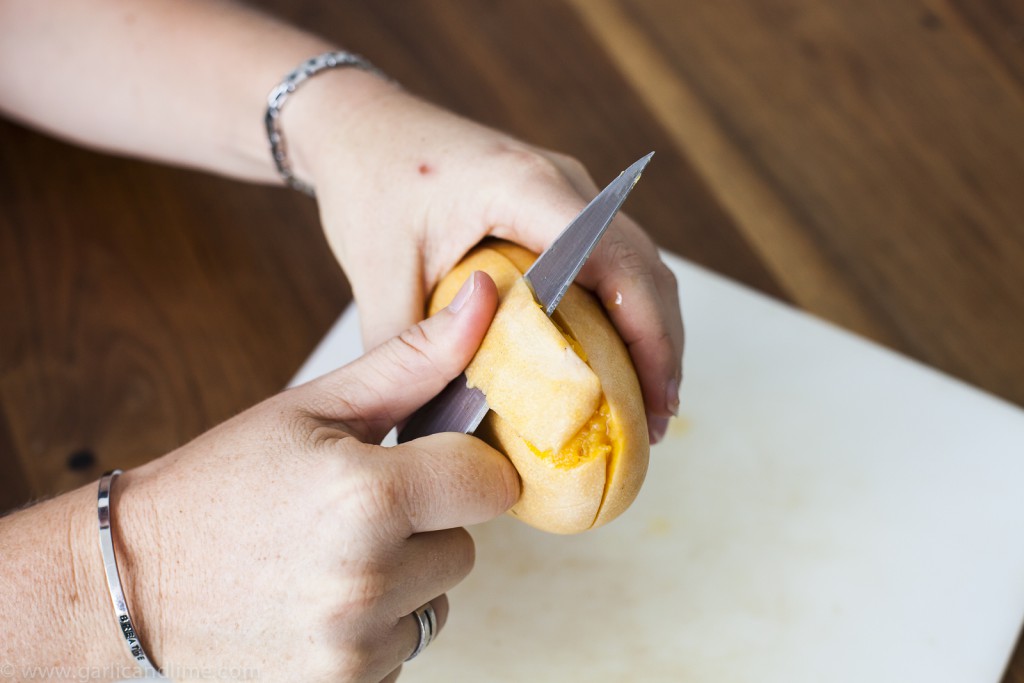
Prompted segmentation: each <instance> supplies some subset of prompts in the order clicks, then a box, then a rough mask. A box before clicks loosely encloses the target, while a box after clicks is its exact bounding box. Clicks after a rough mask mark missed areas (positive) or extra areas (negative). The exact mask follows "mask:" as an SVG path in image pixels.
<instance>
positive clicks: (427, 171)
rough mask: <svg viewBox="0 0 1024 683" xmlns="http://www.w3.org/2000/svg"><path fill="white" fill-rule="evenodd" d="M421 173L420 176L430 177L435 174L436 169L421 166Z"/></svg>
mask: <svg viewBox="0 0 1024 683" xmlns="http://www.w3.org/2000/svg"><path fill="white" fill-rule="evenodd" d="M419 171H420V175H430V174H431V173H433V172H434V169H432V168H431V167H430V165H429V164H420V168H419Z"/></svg>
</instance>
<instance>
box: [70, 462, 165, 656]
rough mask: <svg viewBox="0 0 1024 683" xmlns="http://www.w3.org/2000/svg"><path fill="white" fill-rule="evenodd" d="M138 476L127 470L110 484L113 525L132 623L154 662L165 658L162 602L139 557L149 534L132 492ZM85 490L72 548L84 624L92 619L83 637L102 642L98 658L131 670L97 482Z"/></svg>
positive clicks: (73, 577)
mask: <svg viewBox="0 0 1024 683" xmlns="http://www.w3.org/2000/svg"><path fill="white" fill-rule="evenodd" d="M134 478H135V475H134V474H133V473H125V474H123V475H121V476H120V477H118V478H117V479H116V480H115V481H114V483H113V486H112V487H111V491H110V513H111V527H110V530H111V537H112V541H113V546H114V553H115V556H116V560H117V568H118V574H119V575H120V583H121V590H122V591H123V593H124V599H125V602H126V604H127V605H128V610H129V612H130V614H131V620H132V626H133V627H134V630H135V631H136V633H137V636H138V638H139V640H140V642H141V644H142V647H143V648H144V650H145V652H146V653H147V654H148V655H149V657H150V658H151V659H152V660H153V662H154V663H155V664H159V663H160V661H161V660H160V659H158V658H157V649H158V647H157V646H158V644H159V641H158V639H157V633H158V632H159V626H158V624H159V621H160V620H159V614H158V612H157V610H158V608H159V604H160V603H159V601H158V600H155V599H153V598H154V595H155V593H157V592H158V591H155V590H153V588H152V585H151V583H152V579H153V578H154V577H153V576H152V573H151V572H147V571H145V570H144V568H143V567H144V565H143V563H141V562H140V561H139V559H140V556H141V555H142V554H143V552H147V551H141V552H140V548H139V546H140V545H148V544H145V543H144V541H143V539H145V538H146V537H148V536H150V535H151V534H150V527H149V526H148V520H147V516H148V515H147V514H146V513H144V507H143V506H142V505H141V501H139V500H138V497H137V496H136V495H134V487H133V486H132V480H133V479H134ZM81 491H82V492H83V493H84V494H85V495H84V496H83V497H84V498H85V501H83V504H77V505H76V508H77V510H76V513H77V514H76V519H75V522H74V523H75V526H76V527H77V529H76V530H75V532H74V534H73V538H74V540H73V542H72V548H71V553H72V558H73V567H74V571H73V573H72V579H73V580H74V582H75V583H76V586H75V587H74V591H75V593H76V594H78V595H80V596H83V598H84V602H85V603H86V604H87V605H88V613H89V618H87V619H85V620H83V624H88V627H87V632H84V633H83V634H82V636H83V638H86V639H88V640H86V641H84V642H90V643H93V642H94V643H98V644H100V648H99V650H100V651H98V652H96V653H95V654H96V655H97V660H96V661H101V662H103V663H104V664H106V665H113V666H118V667H124V668H125V669H126V670H131V669H132V668H134V667H135V666H136V664H137V663H136V661H135V659H134V658H133V657H132V655H131V654H130V652H129V649H128V647H127V644H126V642H125V639H124V636H123V634H122V631H121V624H120V623H119V620H118V618H117V615H116V613H115V611H114V607H113V604H112V602H111V594H110V590H109V588H108V585H107V578H106V573H105V571H104V560H103V555H102V553H101V551H100V543H99V520H98V516H97V500H96V494H97V488H96V484H95V483H94V484H91V485H89V486H86V487H84V489H82V490H81ZM76 493H78V492H76ZM83 512H84V514H83Z"/></svg>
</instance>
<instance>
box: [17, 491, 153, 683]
mask: <svg viewBox="0 0 1024 683" xmlns="http://www.w3.org/2000/svg"><path fill="white" fill-rule="evenodd" d="M115 512H116V511H115ZM115 547H117V548H118V549H120V550H121V551H122V556H123V554H124V553H123V544H122V543H121V542H120V538H118V539H117V543H116V545H115ZM0 548H2V553H0V558H2V567H0V678H3V679H5V680H6V679H13V680H15V681H20V680H27V679H29V678H32V677H33V676H35V677H36V678H38V677H40V676H43V675H46V673H47V672H59V671H60V668H61V667H65V669H64V670H65V671H80V670H83V668H87V669H89V670H90V671H93V672H97V673H100V674H102V673H103V672H107V673H108V674H109V675H108V676H100V678H101V679H104V678H107V679H109V680H117V677H118V676H117V674H118V671H120V672H121V674H123V673H124V672H125V671H130V670H131V669H130V667H132V666H133V664H134V662H133V660H132V659H131V657H130V656H129V655H128V651H127V648H126V647H125V644H124V642H123V641H122V640H121V638H120V633H119V631H118V627H117V623H116V621H115V618H114V612H113V609H112V607H111V604H110V598H109V596H108V593H107V590H106V579H105V577H104V574H103V560H102V557H101V555H100V550H99V543H98V530H97V517H96V487H95V486H94V485H93V486H87V487H83V488H81V489H78V490H76V491H72V492H71V493H67V494H64V495H62V496H60V497H58V498H55V499H53V500H48V501H46V502H43V503H39V504H37V505H35V506H33V507H31V508H28V509H26V510H22V511H20V512H16V513H12V514H10V515H7V516H6V517H3V518H0ZM119 561H123V560H122V558H119ZM126 588H127V589H129V590H130V586H126ZM133 595H134V592H132V594H131V595H129V596H128V599H129V602H130V601H131V600H132V597H133ZM133 616H134V615H133ZM140 630H141V629H140ZM76 675H77V674H76Z"/></svg>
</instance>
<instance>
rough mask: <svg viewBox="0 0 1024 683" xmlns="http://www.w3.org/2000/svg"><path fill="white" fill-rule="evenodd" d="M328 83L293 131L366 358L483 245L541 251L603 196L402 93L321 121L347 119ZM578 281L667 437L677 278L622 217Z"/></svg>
mask: <svg viewBox="0 0 1024 683" xmlns="http://www.w3.org/2000/svg"><path fill="white" fill-rule="evenodd" d="M318 78H319V77H318ZM351 80H352V79H350V83H351ZM327 83H328V82H327V81H326V80H325V81H323V85H322V88H321V90H319V91H317V92H315V93H314V94H310V93H304V95H306V96H307V97H309V98H310V99H309V100H308V101H307V104H306V105H305V106H306V107H307V110H306V117H305V119H304V125H303V126H296V127H295V129H299V133H300V135H301V134H303V133H305V134H306V135H307V136H308V137H307V138H306V140H302V139H301V137H300V141H299V143H298V144H299V146H300V151H299V154H300V155H301V157H302V158H303V160H304V163H305V166H306V170H307V172H308V173H309V174H310V175H311V177H312V180H313V182H314V184H315V186H316V187H317V193H318V198H319V202H320V214H321V220H322V222H323V226H324V229H325V231H326V234H327V237H328V240H329V242H330V244H331V246H332V248H333V249H334V251H335V254H336V255H337V257H338V259H339V261H340V262H341V264H342V267H343V268H344V269H345V272H346V273H347V275H348V277H349V280H350V281H351V283H352V287H353V291H354V294H355V298H356V301H357V303H358V304H359V305H360V317H361V319H362V321H363V336H364V341H365V343H366V345H367V348H372V347H373V346H374V345H376V344H378V343H380V342H381V341H383V340H384V339H387V338H389V337H390V336H392V335H394V334H395V333H396V332H398V331H400V330H402V329H405V328H406V327H408V326H409V325H410V324H412V323H413V322H415V321H416V320H419V319H420V318H421V317H422V316H423V310H424V299H425V297H426V296H427V295H428V294H429V292H430V291H431V289H432V288H433V286H434V285H435V284H436V283H437V281H438V280H439V279H440V278H441V277H443V276H444V275H445V274H446V273H447V272H448V271H449V270H450V269H451V268H452V267H453V266H454V265H455V264H456V263H457V262H458V261H459V260H460V259H461V257H462V256H463V255H464V254H465V253H466V252H467V251H468V250H469V249H470V248H472V247H473V246H474V245H476V244H477V243H478V242H479V241H480V240H481V239H482V238H484V237H485V236H488V235H493V236H496V237H501V238H504V239H508V240H510V241H513V242H518V243H519V244H522V245H524V246H526V247H528V248H530V249H532V250H534V251H536V252H541V251H543V250H544V249H545V248H547V247H548V246H549V245H550V244H551V242H552V241H553V240H554V238H555V237H556V236H557V235H558V233H559V232H560V231H561V230H562V229H563V228H564V227H565V226H566V225H568V223H569V222H570V221H571V220H572V219H573V218H574V217H575V216H576V215H577V214H578V213H579V211H580V210H582V208H583V207H584V206H585V205H586V204H587V202H589V200H590V199H592V198H593V197H594V196H595V195H596V194H597V192H598V188H597V186H596V185H595V184H594V182H593V180H592V179H591V178H590V176H589V175H588V174H587V172H586V170H585V169H584V168H583V167H582V166H581V165H580V164H579V163H578V162H577V161H575V160H573V159H571V158H569V157H566V156H563V155H560V154H556V153H553V152H549V151H545V150H542V149H538V148H535V147H531V146H529V145H526V144H524V143H522V142H519V141H518V140H515V139H513V138H511V137H509V136H507V135H504V134H502V133H499V132H496V131H494V130H491V129H489V128H486V127H483V126H480V125H477V124H475V123H472V122H470V121H467V120H465V119H462V118H459V117H457V116H455V115H453V114H451V113H449V112H446V111H444V110H442V109H439V108H437V107H435V106H432V105H430V104H428V103H426V102H423V101H421V100H418V99H416V98H414V97H412V96H410V95H408V94H407V93H404V92H401V91H399V90H397V89H395V88H391V87H387V86H383V87H380V88H378V89H377V90H376V91H374V92H373V93H372V94H369V95H368V94H365V91H364V95H363V97H364V98H365V103H364V105H363V106H362V107H360V108H359V109H358V110H356V111H354V112H353V111H352V110H351V109H349V110H348V112H349V115H348V116H347V117H346V119H345V121H344V123H339V122H338V119H337V118H336V117H332V116H330V115H329V114H326V113H321V112H316V111H314V109H315V108H316V107H322V108H323V111H324V112H328V111H332V110H335V109H336V108H335V107H334V106H333V104H332V92H331V91H330V90H329V88H328V86H327V85H326V84H327ZM350 83H349V84H347V85H350ZM344 89H345V88H344V87H342V88H339V91H344ZM339 96H340V97H344V96H345V93H344V92H341V94H340V95H339ZM313 98H317V99H316V100H314V99H313ZM296 100H298V98H296ZM314 102H315V104H313V103H314ZM339 106H340V105H339ZM349 106H350V107H351V105H349ZM643 151H646V150H643ZM578 281H579V282H580V284H582V285H583V286H585V287H587V288H589V289H591V290H592V291H594V292H595V293H596V294H597V296H598V297H599V298H600V300H601V301H602V302H603V303H604V306H605V308H606V310H607V311H608V313H609V315H610V317H611V319H612V321H613V322H614V323H615V325H616V326H617V327H618V330H619V332H620V334H621V335H622V337H623V339H624V340H625V342H626V344H627V345H628V346H629V349H630V353H631V355H632V357H633V362H634V364H635V366H636V369H637V372H638V374H639V377H640V382H641V386H642V388H643V392H644V402H645V405H646V408H647V414H648V425H649V427H650V432H651V436H652V440H654V441H657V440H659V439H660V438H661V436H662V435H663V434H664V432H665V428H666V426H667V423H668V416H669V415H671V414H674V413H676V412H677V410H678V394H679V382H680V380H681V375H682V351H683V325H682V319H681V314H680V310H679V301H678V292H677V286H676V281H675V277H674V276H673V275H672V272H671V271H670V270H669V269H668V268H667V267H666V266H665V265H664V263H662V262H661V260H660V258H659V256H658V252H657V249H656V248H655V246H654V244H653V243H652V241H651V240H650V238H649V237H648V236H647V235H646V234H645V233H644V231H643V230H642V229H641V228H640V227H639V226H638V225H637V224H636V223H635V222H634V221H632V220H631V219H630V218H629V217H628V216H625V215H623V214H619V216H618V217H616V219H615V221H613V223H612V224H611V226H610V228H609V230H608V232H607V233H606V234H605V236H604V238H603V239H602V240H601V242H600V244H599V246H598V248H597V249H596V250H595V252H594V254H593V256H592V257H591V259H590V261H589V262H588V263H587V265H586V266H585V267H584V268H583V270H582V272H581V273H580V275H579V278H578Z"/></svg>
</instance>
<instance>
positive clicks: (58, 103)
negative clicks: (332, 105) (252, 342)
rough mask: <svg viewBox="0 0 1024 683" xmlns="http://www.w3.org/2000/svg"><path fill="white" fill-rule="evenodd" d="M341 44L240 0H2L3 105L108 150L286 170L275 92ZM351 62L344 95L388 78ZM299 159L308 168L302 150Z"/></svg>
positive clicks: (268, 174)
mask: <svg viewBox="0 0 1024 683" xmlns="http://www.w3.org/2000/svg"><path fill="white" fill-rule="evenodd" d="M330 48H331V45H330V43H328V42H326V41H325V40H323V39H322V38H319V37H317V36H314V35H311V34H308V33H305V32H303V31H300V30H298V29H295V28H293V27H290V26H288V25H286V24H284V23H282V22H279V21H277V20H275V19H273V18H271V17H268V16H266V15H263V14H261V13H259V12H256V11H254V10H251V9H249V8H246V7H243V6H240V5H237V4H234V3H230V2H220V1H213V0H147V1H146V2H143V3H139V2H127V1H125V0H91V1H90V2H72V3H69V2H57V1H54V0H0V110H2V111H3V112H4V113H6V114H7V115H8V116H11V117H13V118H15V119H19V120H22V121H24V122H26V123H29V124H30V125H33V126H35V127H38V128H41V129H43V130H46V131H48V132H50V133H53V134H56V135H58V136H60V137H64V138H67V139H70V140H72V141H74V142H78V143H82V144H86V145H89V146H93V147H97V148H100V149H104V150H107V151H112V152H117V153H123V154H128V155H132V156H139V157H144V158H149V159H154V160H159V161H164V162H169V163H174V164H179V165H185V166H191V167H196V168H201V169H204V170H208V171H211V172H215V173H220V174H224V175H229V176H233V177H238V178H243V179H247V180H254V181H262V182H277V180H278V178H277V174H276V171H275V170H274V167H273V164H272V162H271V158H270V154H269V151H268V147H267V139H266V133H265V131H264V128H263V116H262V115H263V111H264V109H265V106H266V95H267V93H268V92H269V90H270V89H271V88H272V87H273V86H274V85H276V84H277V83H278V82H279V81H280V80H281V78H282V77H283V76H284V74H285V73H287V72H288V71H290V70H291V69H292V68H294V67H295V66H296V65H298V64H299V63H300V62H301V61H302V60H304V59H308V58H310V57H312V56H314V55H316V54H319V53H321V52H323V51H325V50H327V49H330ZM339 71H344V72H346V73H344V74H336V75H332V77H331V79H324V80H331V81H332V82H335V83H338V82H339V81H342V80H343V83H338V85H343V87H342V88H340V89H343V90H345V91H346V93H347V95H346V96H345V97H344V98H341V99H342V102H343V106H344V103H347V102H352V103H353V105H354V106H355V105H356V104H357V103H358V102H359V101H360V100H361V99H362V98H364V97H366V96H367V91H368V90H372V89H374V88H379V87H381V85H382V84H381V82H380V81H379V79H375V78H373V77H372V76H370V75H368V74H365V73H362V72H359V71H358V70H356V69H345V70H339ZM311 85H312V84H311ZM318 87H324V86H318ZM295 99H296V102H295V103H294V105H293V104H292V103H289V107H288V108H286V109H285V118H284V124H285V132H286V134H288V133H289V129H290V128H293V127H297V124H292V122H291V121H290V117H296V118H297V117H299V116H300V114H293V113H291V112H290V111H289V109H290V108H293V107H294V108H296V109H299V110H301V107H302V106H303V105H302V104H301V99H302V98H299V97H296V98H295ZM334 101H335V102H337V101H338V98H334ZM344 114H345V112H344V111H340V112H337V115H338V116H339V117H343V116H344ZM300 156H301V155H300ZM296 166H297V170H298V171H299V172H300V173H301V172H302V171H303V168H302V161H301V159H299V160H296Z"/></svg>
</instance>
